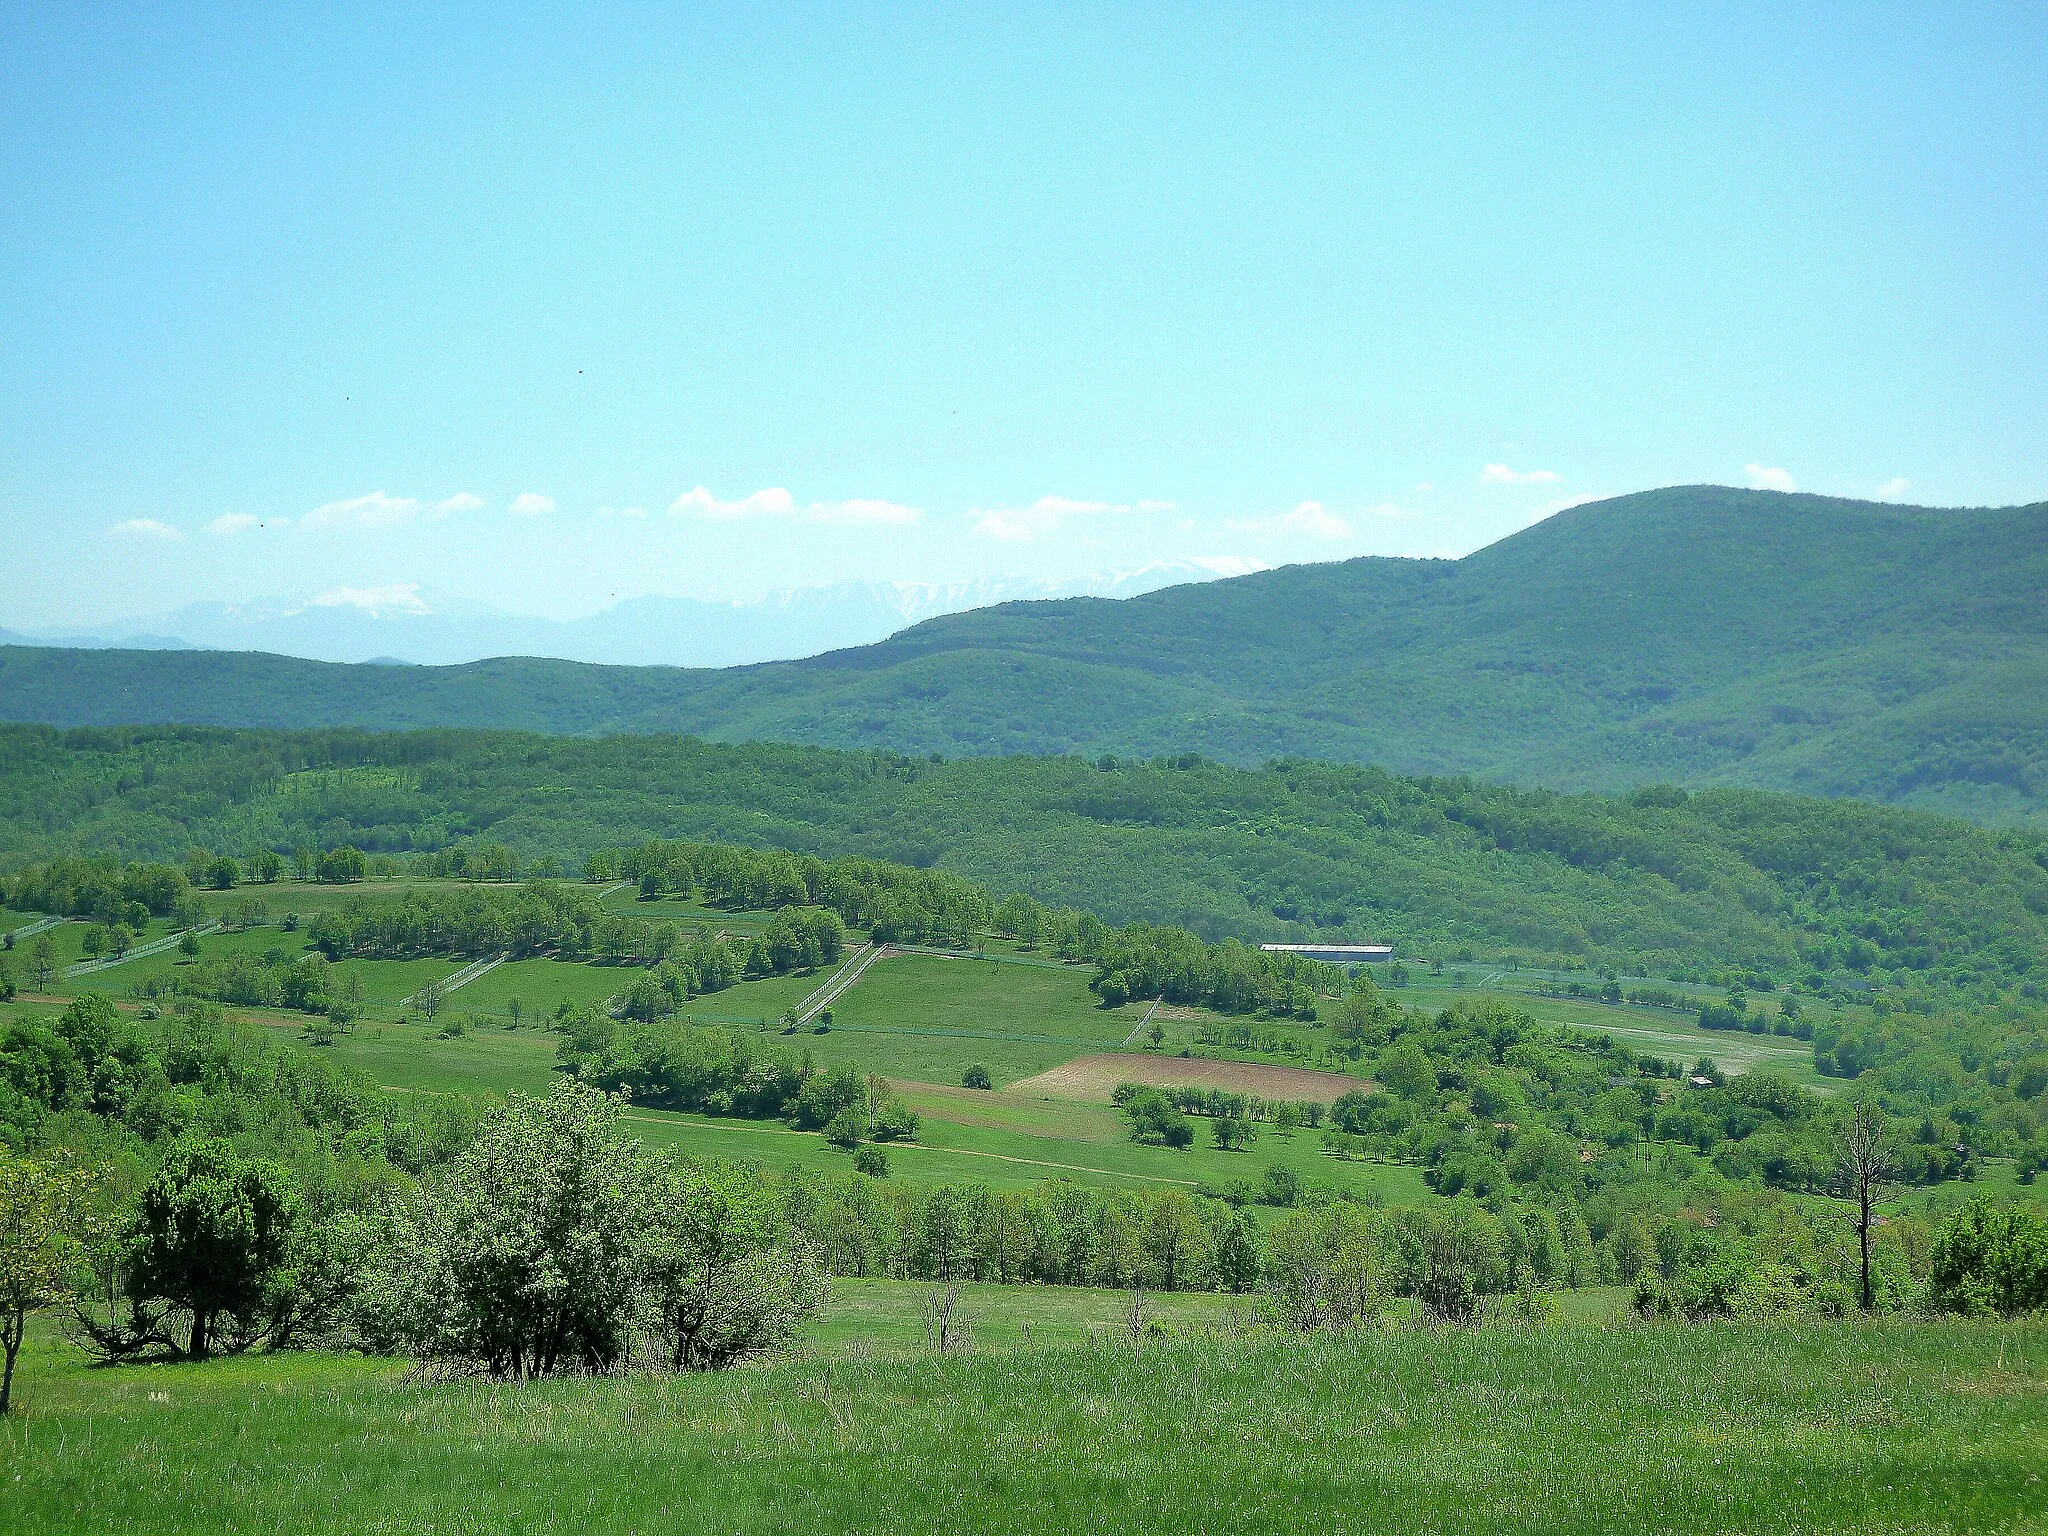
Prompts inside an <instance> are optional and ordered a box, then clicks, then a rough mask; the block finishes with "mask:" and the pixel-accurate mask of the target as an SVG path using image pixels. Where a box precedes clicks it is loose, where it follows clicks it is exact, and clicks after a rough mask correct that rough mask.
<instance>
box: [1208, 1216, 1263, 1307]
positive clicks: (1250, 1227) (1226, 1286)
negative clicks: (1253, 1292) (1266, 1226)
mask: <svg viewBox="0 0 2048 1536" xmlns="http://www.w3.org/2000/svg"><path fill="white" fill-rule="evenodd" d="M1259 1246H1260V1245H1259V1224H1258V1223H1257V1222H1256V1221H1254V1220H1253V1219H1252V1216H1251V1213H1250V1212H1248V1211H1239V1212H1238V1213H1237V1214H1236V1215H1234V1216H1233V1217H1231V1219H1230V1221H1229V1222H1228V1224H1227V1225H1225V1226H1224V1228H1223V1230H1222V1231H1221V1232H1220V1233H1218V1234H1217V1238H1216V1244H1215V1251H1214V1252H1213V1253H1212V1254H1211V1255H1210V1258H1209V1266H1210V1269H1211V1270H1212V1271H1213V1272H1214V1275H1215V1279H1216V1285H1217V1287H1218V1288H1219V1289H1221V1290H1225V1291H1228V1292H1230V1293H1231V1294H1232V1295H1233V1296H1242V1295H1243V1294H1244V1293H1245V1292H1246V1291H1248V1290H1250V1289H1251V1288H1252V1287H1253V1286H1255V1285H1257V1284H1258V1283H1259V1266H1260V1258H1259Z"/></svg>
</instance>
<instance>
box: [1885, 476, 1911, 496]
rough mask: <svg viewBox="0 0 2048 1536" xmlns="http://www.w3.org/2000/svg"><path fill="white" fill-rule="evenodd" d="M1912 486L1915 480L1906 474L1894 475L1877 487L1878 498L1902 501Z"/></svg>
mask: <svg viewBox="0 0 2048 1536" xmlns="http://www.w3.org/2000/svg"><path fill="white" fill-rule="evenodd" d="M1912 488H1913V482H1912V481H1910V480H1908V479H1907V478H1906V477H1905V476H1904V475H1894V476H1893V477H1892V478H1891V479H1889V480H1887V481H1885V483H1884V484H1883V485H1880V486H1879V487H1878V488H1877V499H1878V500H1879V501H1902V500H1904V499H1905V495H1906V492H1908V491H1909V490H1911V489H1912Z"/></svg>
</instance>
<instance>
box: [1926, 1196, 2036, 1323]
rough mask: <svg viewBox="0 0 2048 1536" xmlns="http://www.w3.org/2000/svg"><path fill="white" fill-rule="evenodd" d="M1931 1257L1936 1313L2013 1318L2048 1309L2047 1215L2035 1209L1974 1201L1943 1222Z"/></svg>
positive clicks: (1930, 1299) (1930, 1291)
mask: <svg viewBox="0 0 2048 1536" xmlns="http://www.w3.org/2000/svg"><path fill="white" fill-rule="evenodd" d="M1932 1257H1933V1264H1932V1269H1931V1272H1930V1274H1929V1278H1928V1286H1927V1300H1928V1304H1929V1305H1930V1306H1932V1307H1933V1308H1934V1309H1935V1310H1936V1311H1940V1312H1960V1313H1962V1314H1964V1315H1965V1316H1983V1315H1989V1314H1993V1313H1995V1314H1997V1315H1998V1316H2000V1317H2014V1316H2017V1315H2018V1314H2019V1313H2022V1312H2032V1311H2037V1310H2039V1309H2040V1308H2043V1307H2048V1215H2043V1214H2042V1212H2041V1211H2040V1210H2039V1209H2038V1208H2037V1207H2034V1206H2023V1205H2010V1206H1998V1205H1994V1204H1992V1203H1991V1202H1990V1201H1989V1200H1986V1199H1977V1200H1973V1201H1971V1202H1970V1203H1969V1204H1968V1205H1966V1206H1964V1207H1963V1209H1961V1210H1960V1211H1957V1212H1956V1213H1955V1214H1954V1215H1953V1216H1951V1217H1950V1218H1949V1219H1948V1220H1947V1221H1946V1222H1944V1223H1943V1224H1942V1228H1941V1231H1940V1232H1939V1233H1937V1234H1936V1236H1935V1239H1934V1251H1933V1256H1932Z"/></svg>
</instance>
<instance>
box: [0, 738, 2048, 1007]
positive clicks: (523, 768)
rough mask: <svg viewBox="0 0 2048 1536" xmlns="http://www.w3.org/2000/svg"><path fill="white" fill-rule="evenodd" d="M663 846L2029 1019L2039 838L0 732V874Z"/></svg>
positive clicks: (705, 765) (1402, 789)
mask: <svg viewBox="0 0 2048 1536" xmlns="http://www.w3.org/2000/svg"><path fill="white" fill-rule="evenodd" d="M650 837H662V838H678V839H692V840H709V841H731V842H738V843H744V844H749V845H752V846H756V847H768V848H782V849H787V850H791V851H797V852H807V853H816V854H819V855H821V856H825V857H838V856H843V855H849V854H859V855H866V856H870V857H877V858H883V859H890V860H895V861H899V862H902V863H907V864H911V865H916V866H921V867H940V868H944V869H947V870H951V871H953V872H955V873H958V874H960V875H962V876H965V877H966V878H969V879H972V880H974V881H977V882H979V883H982V884H984V885H986V886H988V887H990V888H991V889H992V890H994V891H996V892H999V893H1000V892H1007V891H1012V890H1021V891H1024V892H1026V893H1028V894H1030V895H1032V896H1035V897H1037V898H1038V899H1040V900H1042V901H1045V902H1047V903H1050V904H1054V905H1059V906H1066V907H1073V908H1076V909H1079V910H1083V911H1091V912H1094V913H1097V914H1099V915H1100V916H1102V917H1103V918H1105V919H1107V920H1109V921H1111V922H1116V923H1124V922H1130V921H1147V922H1163V923H1173V924H1178V925H1181V926H1184V927H1187V928H1189V929H1191V930H1193V931H1195V932H1197V933H1200V934H1203V935H1204V936H1207V937H1211V938H1221V937H1229V936H1235V937H1238V938H1241V939H1244V940H1247V941H1253V940H1266V939H1283V938H1295V939H1300V938H1306V937H1311V936H1321V937H1336V936H1341V937H1344V938H1347V939H1352V940H1364V939H1385V940H1391V941H1393V942H1395V943H1396V944H1398V945H1401V946H1402V947H1403V949H1404V951H1405V952H1406V953H1408V954H1410V955H1411V956H1412V955H1416V954H1418V953H1428V954H1434V955H1436V956H1438V957H1440V958H1444V959H1454V958H1456V957H1457V954H1458V951H1459V950H1461V949H1469V950H1470V951H1472V952H1473V953H1475V954H1476V955H1478V956H1480V957H1481V958H1486V959H1497V958H1502V957H1504V956H1507V955H1510V954H1512V955H1515V956H1518V957H1520V958H1521V959H1524V960H1527V961H1530V962H1540V961H1544V960H1556V961H1561V962H1567V963H1571V964H1578V965H1607V966H1612V967H1614V968H1616V969H1618V970H1624V971H1629V972H1649V973H1653V974H1662V975H1671V974H1675V973H1676V972H1678V971H1680V970H1687V969H1691V970H1699V971H1702V972H1711V973H1716V974H1724V973H1726V972H1728V971H1730V970H1731V969H1748V970H1755V971H1762V972H1765V973H1767V974H1769V975H1771V976H1772V977H1773V978H1774V979H1776V980H1777V981H1779V982H1787V981H1794V980H1805V979H1807V978H1808V977H1810V976H1811V975H1813V974H1814V973H1819V974H1821V975H1823V976H1825V977H1826V978H1828V979H1829V980H1830V981H1831V982H1832V983H1834V984H1836V985H1847V986H1851V987H1857V988H1860V987H1864V986H1872V985H1875V986H1881V987H1884V988H1887V989H1890V990H1893V991H1904V992H1909V993H1910V992H1916V991H1917V992H1921V993H1926V994H1928V995H1930V996H1938V995H1941V994H1944V993H1946V994H1949V995H1980V996H1981V995H1989V994H1993V993H2017V994H2019V995H2021V996H2028V997H2032V996H2038V995H2039V992H2040V987H2041V983H2042V980H2043V978H2042V976H2041V973H2040V970H2039V967H2040V966H2041V965H2042V964H2043V956H2044V955H2048V838H2044V837H2043V836H2042V835H2040V834H2038V833H2035V832H2031V831H2022V830H2006V831H1994V830H1986V829H1983V828H1978V827H1974V826H1971V825H1969V824H1967V823H1964V822H1960V821H1955V820H1950V819H1947V818H1942V817H1937V816H1933V815H1929V814H1925V813H1921V812H1914V811H1906V810H1899V809H1893V808H1886V807H1881V806H1874V805H1868V804H1862V803H1858V802H1853V801H1828V800H1814V799H1803V798H1798V797H1794V796H1789V795H1779V794H1769V793H1763V792H1759V791H1750V790H1735V789H1718V790H1710V791H1703V792H1699V793H1693V794H1688V793H1686V792H1684V791H1680V790H1675V789H1668V788H1667V789H1645V790H1640V791H1637V792H1634V793H1633V794H1629V795H1622V796H1608V795H1594V794H1586V795H1563V794H1558V793H1554V792H1548V791H1533V792H1526V791H1517V790H1511V789H1505V788H1500V787H1497V786H1492V785H1486V784H1481V783H1477V782H1474V781H1471V780H1465V779H1423V778H1403V777H1399V776H1396V775H1393V774H1389V773H1386V772H1383V771H1381V770H1378V769H1371V768H1354V767H1346V766H1342V765H1333V764H1322V763H1308V762H1282V763H1275V764H1271V765H1269V766H1267V767H1265V768H1262V769H1257V770H1246V769H1239V768H1232V767H1228V766H1225V765H1222V764H1217V763H1211V762H1206V761H1202V760H1200V759H1198V758H1194V757H1191V756H1183V757H1180V758H1177V759H1168V760H1162V761H1156V762H1147V763H1125V764H1114V765H1112V764H1110V763H1109V762H1107V761H1098V762H1093V763H1091V762H1086V761H1083V760H1081V759H1078V758H968V759H960V760H956V761H952V762H932V761H930V760H928V759H913V758H904V757H897V756H893V755H888V754H880V753H863V752H838V751H830V750H825V749H819V748H811V747H800V746H778V745H765V744H758V745H744V746H726V745H716V744H709V743H705V742H700V741H695V740H692V739H690V738H687V737H675V736H660V737H605V738H594V739H593V738H564V737H541V736H529V735H521V734H516V733H509V732H504V733H482V732H461V731H426V732H415V733H406V734H377V733H358V732H346V731H323V732H301V733H273V732H231V731H219V730H210V729H204V728H194V727H186V728H165V729H122V730H77V731H71V732H58V731H54V730H50V729H47V728H42V727H6V728H0V863H4V864H6V865H7V866H9V867H13V866H18V865H20V864H23V863H26V862H28V861H30V860H34V859H40V858H47V857H51V856H54V855H58V854H65V853H87V854H119V855H121V856H124V857H131V858H147V857H167V856H181V855H182V854H183V853H184V852H185V851H186V850H187V849H188V848H190V847H193V846H195V845H197V846H204V847H208V848H213V849H216V850H222V851H229V852H237V853H242V852H248V851H252V850H254V849H258V848H263V847H269V848H276V849H280V850H291V849H294V848H296V847H299V846H302V845H307V846H313V847H333V846H339V845H343V844H352V845H356V846H360V847H363V848H367V849H370V850H372V851H392V852H403V851H432V850H439V849H443V848H447V847H449V846H452V845H456V844H460V843H464V842H474V841H479V840H482V841H497V842H503V843H505V844H508V845H510V846H511V847H513V848H514V849H516V850H518V851H519V852H521V853H522V854H523V855H525V856H526V857H527V858H528V859H529V861H531V860H532V859H534V858H538V857H543V856H548V857H553V858H556V859H558V860H560V861H561V862H562V864H563V866H564V868H566V869H575V868H577V867H580V864H581V861H582V859H583V858H584V857H585V856H586V855H587V854H589V853H591V852H593V851H596V850H598V849H600V848H607V847H618V846H622V845H627V844H632V843H635V842H638V841H640V840H642V839H645V838H650Z"/></svg>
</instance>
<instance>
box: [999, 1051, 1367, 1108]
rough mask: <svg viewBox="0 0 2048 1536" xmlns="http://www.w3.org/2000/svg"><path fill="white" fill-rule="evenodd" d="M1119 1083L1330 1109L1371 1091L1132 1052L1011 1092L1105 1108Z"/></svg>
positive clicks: (1345, 1080) (1292, 1074)
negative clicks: (1191, 1089)
mask: <svg viewBox="0 0 2048 1536" xmlns="http://www.w3.org/2000/svg"><path fill="white" fill-rule="evenodd" d="M1119 1083H1145V1084H1147V1085H1149V1086H1152V1087H1156V1088H1176V1087H1181V1086H1184V1085H1186V1086H1193V1087H1200V1088H1222V1089H1226V1090H1228V1091H1229V1092H1231V1093H1249V1094H1256V1095H1257V1096H1258V1097H1260V1098H1262V1099H1297V1100H1309V1099H1313V1100H1315V1101H1316V1102H1317V1103H1321V1104H1334V1103H1335V1102H1336V1101H1337V1099H1338V1098H1339V1097H1341V1096H1342V1095H1344V1094H1347V1093H1351V1092H1354V1091H1356V1090H1358V1089H1361V1088H1367V1087H1369V1086H1370V1084H1368V1083H1366V1082H1364V1081H1363V1080H1362V1079H1360V1078H1355V1077H1345V1076H1343V1075H1341V1074H1339V1073H1336V1072H1311V1071H1308V1070H1306V1069H1304V1068H1301V1067H1268V1066H1262V1065H1260V1064H1259V1063H1257V1062H1249V1061H1208V1060H1204V1059H1203V1058H1201V1057H1199V1056H1155V1055H1148V1054H1143V1053H1139V1052H1130V1053H1125V1054H1118V1055H1106V1054H1098V1055H1090V1056H1077V1057H1076V1058H1074V1060H1072V1061H1069V1062H1063V1063H1062V1064H1061V1065H1059V1066H1057V1067H1054V1068H1052V1069H1051V1070H1049V1071H1045V1072H1041V1073H1039V1074H1038V1075H1037V1076H1036V1077H1027V1078H1025V1079H1024V1080H1023V1081H1022V1082H1018V1083H1012V1084H1011V1085H1010V1091H1011V1092H1012V1093H1022V1094H1038V1095H1042V1096H1044V1097H1046V1098H1056V1099H1082V1100H1085V1101H1088V1102H1091V1103H1104V1104H1106V1103H1108V1102H1109V1096H1110V1095H1111V1094H1112V1093H1114V1092H1115V1091H1116V1087H1117V1085H1118V1084H1119Z"/></svg>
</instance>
